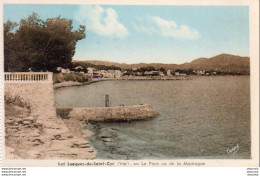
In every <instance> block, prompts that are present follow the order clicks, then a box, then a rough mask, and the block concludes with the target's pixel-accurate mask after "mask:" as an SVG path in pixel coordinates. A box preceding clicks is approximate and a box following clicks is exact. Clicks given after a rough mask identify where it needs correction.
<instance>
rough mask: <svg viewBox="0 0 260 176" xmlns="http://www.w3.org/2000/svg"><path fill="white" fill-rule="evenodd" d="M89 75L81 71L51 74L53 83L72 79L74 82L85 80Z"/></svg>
mask: <svg viewBox="0 0 260 176" xmlns="http://www.w3.org/2000/svg"><path fill="white" fill-rule="evenodd" d="M88 80H89V77H88V76H87V75H84V74H82V73H59V74H53V83H54V84H55V83H61V82H64V81H74V82H87V81H88Z"/></svg>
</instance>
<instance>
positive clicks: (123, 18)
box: [4, 4, 249, 64]
mask: <svg viewBox="0 0 260 176" xmlns="http://www.w3.org/2000/svg"><path fill="white" fill-rule="evenodd" d="M32 12H36V13H38V14H39V16H40V17H41V18H42V19H46V18H52V17H57V16H59V15H60V16H61V17H62V18H69V19H73V26H74V27H75V29H76V28H77V27H78V26H79V25H80V24H84V25H87V30H86V34H87V37H86V38H85V39H83V40H81V41H79V42H78V44H77V47H76V53H75V55H74V57H73V58H74V59H75V60H107V61H114V62H125V63H139V62H147V63H151V62H160V63H178V64H179V63H184V62H190V61H192V60H193V59H196V58H199V57H212V56H215V55H218V54H222V53H228V54H234V55H240V56H249V17H248V7H245V6H234V7H233V6H226V7H225V6H148V5H147V6H133V5H131V6H130V5H128V6H126V5H125V6H116V5H109V6H108V5H98V6H95V5H92V6H91V5H25V4H24V5H16V4H10V5H8V4H5V5H4V22H5V21H7V20H8V19H9V20H11V21H16V22H19V21H20V19H21V18H27V17H28V16H29V15H30V14H32Z"/></svg>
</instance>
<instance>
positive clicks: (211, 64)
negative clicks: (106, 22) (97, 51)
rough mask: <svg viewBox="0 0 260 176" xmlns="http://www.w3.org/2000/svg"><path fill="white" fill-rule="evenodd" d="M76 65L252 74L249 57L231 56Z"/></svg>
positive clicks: (95, 61) (91, 62) (96, 61)
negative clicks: (161, 61) (183, 60)
mask: <svg viewBox="0 0 260 176" xmlns="http://www.w3.org/2000/svg"><path fill="white" fill-rule="evenodd" d="M73 62H74V63H84V65H105V66H116V67H120V68H121V69H123V70H125V69H130V68H141V67H147V66H153V67H154V68H156V69H159V68H161V67H164V68H165V69H166V70H167V69H171V70H176V69H181V70H188V69H194V70H215V71H220V72H233V73H238V72H239V73H246V74H249V73H250V59H249V57H241V56H235V55H230V54H220V55H217V56H214V57H211V58H198V59H195V60H193V61H192V62H189V63H184V64H163V63H138V64H125V63H116V62H107V61H98V60H88V61H73Z"/></svg>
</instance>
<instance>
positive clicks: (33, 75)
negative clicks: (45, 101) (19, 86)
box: [4, 72, 52, 83]
mask: <svg viewBox="0 0 260 176" xmlns="http://www.w3.org/2000/svg"><path fill="white" fill-rule="evenodd" d="M4 78H5V82H8V83H9V82H52V72H5V73H4Z"/></svg>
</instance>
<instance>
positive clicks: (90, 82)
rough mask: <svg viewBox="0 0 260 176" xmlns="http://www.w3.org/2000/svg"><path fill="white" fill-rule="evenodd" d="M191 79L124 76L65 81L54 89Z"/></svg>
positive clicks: (186, 77)
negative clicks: (116, 82)
mask: <svg viewBox="0 0 260 176" xmlns="http://www.w3.org/2000/svg"><path fill="white" fill-rule="evenodd" d="M189 79H191V77H190V76H185V77H182V76H178V77H177V76H172V77H143V76H139V77H137V76H131V77H130V76H123V77H121V78H93V79H92V80H91V81H87V82H76V81H64V82H61V83H54V84H53V89H54V90H55V89H59V88H62V87H72V86H82V85H89V84H92V83H97V82H101V81H125V80H131V81H151V80H158V81H166V80H172V81H175V80H189Z"/></svg>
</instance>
